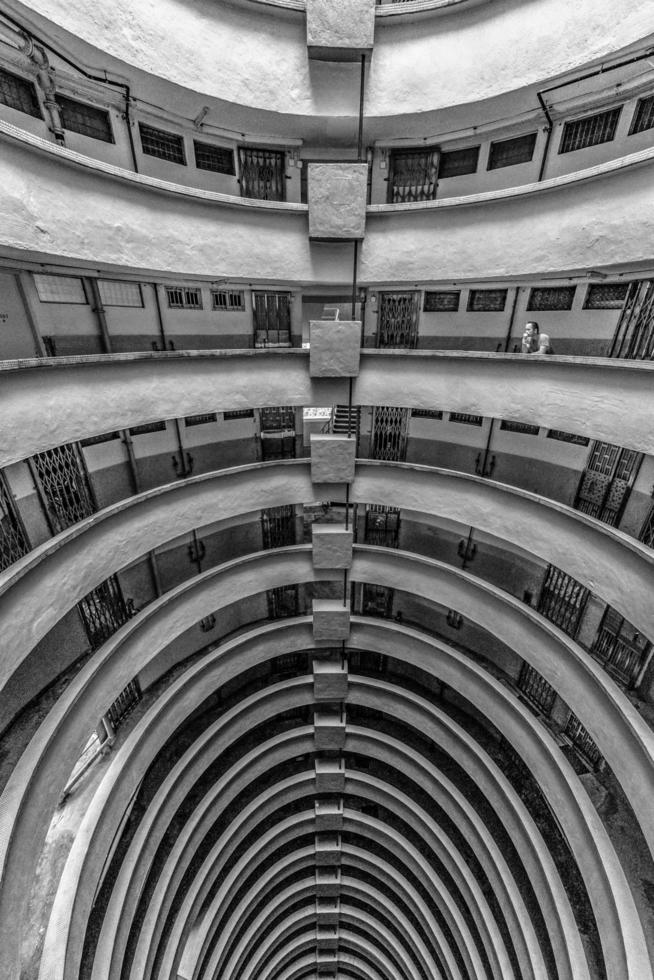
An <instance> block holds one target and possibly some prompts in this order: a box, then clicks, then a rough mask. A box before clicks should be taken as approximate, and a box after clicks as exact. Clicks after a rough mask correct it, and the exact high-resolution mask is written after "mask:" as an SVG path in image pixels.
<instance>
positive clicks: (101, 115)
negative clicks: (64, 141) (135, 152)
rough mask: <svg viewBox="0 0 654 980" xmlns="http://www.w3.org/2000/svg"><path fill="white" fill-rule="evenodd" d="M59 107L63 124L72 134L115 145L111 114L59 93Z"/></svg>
mask: <svg viewBox="0 0 654 980" xmlns="http://www.w3.org/2000/svg"><path fill="white" fill-rule="evenodd" d="M57 105H58V106H59V110H60V112H61V124H62V126H63V127H64V129H68V130H69V131H70V132H71V133H81V134H82V136H90V137H91V139H94V140H102V142H103V143H114V142H115V140H114V134H113V132H112V130H111V122H110V120H109V113H108V112H107V111H106V110H105V109H98V108H97V106H94V105H87V104H86V102H78V101H77V100H76V99H69V98H68V96H67V95H60V94H59V93H57Z"/></svg>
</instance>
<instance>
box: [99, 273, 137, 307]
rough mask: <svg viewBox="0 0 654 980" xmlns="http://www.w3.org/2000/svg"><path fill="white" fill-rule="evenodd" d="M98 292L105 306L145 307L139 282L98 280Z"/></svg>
mask: <svg viewBox="0 0 654 980" xmlns="http://www.w3.org/2000/svg"><path fill="white" fill-rule="evenodd" d="M98 290H99V292H100V299H101V300H102V302H103V304H104V305H105V306H133V307H139V306H143V294H142V293H141V286H140V284H139V283H138V282H121V281H119V280H118V279H98Z"/></svg>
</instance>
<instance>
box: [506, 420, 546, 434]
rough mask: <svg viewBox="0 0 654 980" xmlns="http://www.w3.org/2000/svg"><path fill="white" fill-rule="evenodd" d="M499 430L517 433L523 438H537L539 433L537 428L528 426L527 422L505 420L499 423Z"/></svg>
mask: <svg viewBox="0 0 654 980" xmlns="http://www.w3.org/2000/svg"><path fill="white" fill-rule="evenodd" d="M500 429H503V430H504V432H519V433H521V435H524V436H537V435H538V433H539V431H540V429H539V426H537V425H530V424H529V422H507V420H506V419H502V421H501V422H500Z"/></svg>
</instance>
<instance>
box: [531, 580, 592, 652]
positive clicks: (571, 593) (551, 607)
mask: <svg viewBox="0 0 654 980" xmlns="http://www.w3.org/2000/svg"><path fill="white" fill-rule="evenodd" d="M589 595H590V593H589V591H588V589H587V588H586V587H585V586H583V585H582V584H581V582H577V580H576V579H574V578H573V577H572V575H567V574H566V572H563V571H561V569H560V568H557V567H556V566H555V565H549V566H548V568H547V572H546V574H545V581H544V582H543V588H542V589H541V594H540V599H539V602H538V612H539V613H542V615H543V616H545V617H546V618H547V619H549V620H551V621H552V622H553V623H554V624H555V625H556V626H559V627H560V628H561V629H562V630H564V632H566V633H568V634H569V635H570V636H575V634H576V632H577V630H578V628H579V623H580V621H581V616H582V613H583V611H584V609H585V608H586V603H587V601H588V596H589Z"/></svg>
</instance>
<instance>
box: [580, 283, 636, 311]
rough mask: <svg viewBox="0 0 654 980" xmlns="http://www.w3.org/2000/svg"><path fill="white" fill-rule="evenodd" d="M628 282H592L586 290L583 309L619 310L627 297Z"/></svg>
mask: <svg viewBox="0 0 654 980" xmlns="http://www.w3.org/2000/svg"><path fill="white" fill-rule="evenodd" d="M628 290H629V283H627V282H615V283H603V282H602V283H593V285H592V286H589V287H588V289H587V290H586V298H585V299H584V309H585V310H621V309H622V307H623V306H624V301H625V300H626V298H627V292H628Z"/></svg>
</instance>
